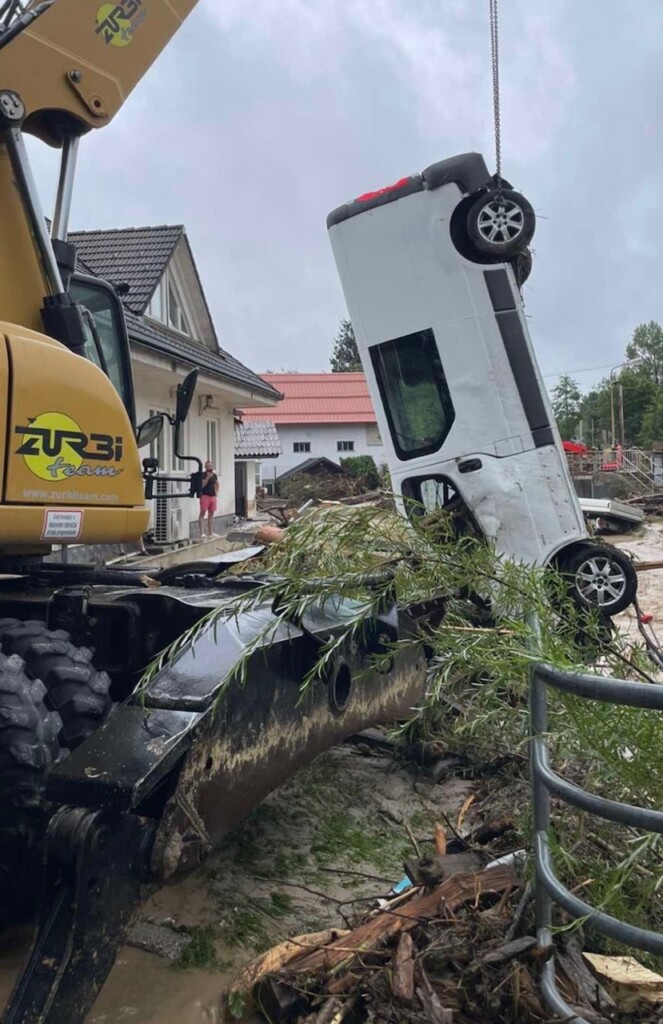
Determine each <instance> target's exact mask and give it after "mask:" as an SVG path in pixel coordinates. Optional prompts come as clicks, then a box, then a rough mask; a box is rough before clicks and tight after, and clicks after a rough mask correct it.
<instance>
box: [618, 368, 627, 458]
mask: <svg viewBox="0 0 663 1024" xmlns="http://www.w3.org/2000/svg"><path fill="white" fill-rule="evenodd" d="M619 427H620V433H621V436H622V448H625V447H626V438H625V437H624V388H623V386H622V385H621V384H620V385H619Z"/></svg>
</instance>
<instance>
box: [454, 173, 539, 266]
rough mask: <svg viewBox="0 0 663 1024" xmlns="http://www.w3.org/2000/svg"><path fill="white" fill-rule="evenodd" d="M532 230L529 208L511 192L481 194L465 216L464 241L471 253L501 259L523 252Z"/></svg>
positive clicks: (531, 217) (532, 221)
mask: <svg viewBox="0 0 663 1024" xmlns="http://www.w3.org/2000/svg"><path fill="white" fill-rule="evenodd" d="M535 227H536V216H535V214H534V210H533V209H532V206H531V205H530V203H529V202H528V201H527V199H525V197H524V196H521V194H520V193H519V192H515V191H514V190H513V189H502V190H501V191H500V192H498V191H490V192H483V193H482V194H481V195H479V196H478V198H477V199H476V201H475V202H474V203H473V204H472V206H471V207H470V209H469V210H468V213H467V221H466V228H467V237H468V239H469V241H470V242H471V244H472V245H473V246H474V249H475V250H476V251H477V252H479V253H481V254H490V255H491V256H499V257H501V258H503V259H510V258H511V257H513V256H517V255H518V254H519V253H521V252H523V251H524V250H525V249H526V248H527V246H528V245H529V243H530V242H531V240H532V237H533V235H534V229H535Z"/></svg>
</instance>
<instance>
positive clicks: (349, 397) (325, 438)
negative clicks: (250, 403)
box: [242, 373, 385, 486]
mask: <svg viewBox="0 0 663 1024" xmlns="http://www.w3.org/2000/svg"><path fill="white" fill-rule="evenodd" d="M261 377H262V379H263V381H264V382H265V384H269V385H270V386H271V387H272V388H275V389H276V391H279V392H280V393H281V394H282V395H283V399H282V400H281V401H280V402H278V403H277V404H276V406H275V407H274V408H272V409H270V410H269V419H270V420H271V421H272V422H273V423H274V424H275V426H276V430H277V433H278V436H279V440H280V442H281V447H282V449H283V451H282V454H281V455H280V456H279V457H278V458H277V459H274V460H273V461H270V464H269V466H267V465H263V467H262V481H261V482H262V484H263V485H265V486H271V483H272V482H273V480H274V479H275V478H278V477H279V476H280V475H281V474H282V473H286V472H287V473H290V472H292V471H293V470H296V469H297V468H298V467H299V466H301V465H302V464H303V463H305V462H307V461H308V462H310V461H311V459H320V458H323V459H329V460H331V461H333V462H335V463H336V464H337V465H338V464H340V462H341V459H343V458H348V457H351V456H353V455H370V456H372V457H373V459H374V460H375V462H376V464H377V465H379V464H380V463H383V462H385V453H384V448H383V446H382V439H381V437H380V433H379V431H378V426H377V420H376V417H375V411H374V409H373V403H372V402H371V397H370V395H369V393H368V387H367V385H366V378H365V376H364V374H363V373H263V374H261ZM242 418H243V420H244V421H245V422H251V421H256V420H264V419H266V418H267V417H266V414H265V410H264V409H257V408H253V409H247V408H245V409H244V410H243V413H242Z"/></svg>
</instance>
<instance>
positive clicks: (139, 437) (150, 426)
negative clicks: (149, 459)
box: [136, 412, 163, 448]
mask: <svg viewBox="0 0 663 1024" xmlns="http://www.w3.org/2000/svg"><path fill="white" fill-rule="evenodd" d="M162 430H163V416H162V414H161V413H160V412H158V413H156V415H154V416H150V418H149V419H147V420H144V422H143V423H141V424H140V426H139V427H138V429H137V430H136V444H137V445H138V447H139V448H144V447H145V445H147V444H152V442H153V441H156V439H157V437H158V436H159V434H160V433H161V431H162Z"/></svg>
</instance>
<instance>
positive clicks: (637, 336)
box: [626, 320, 663, 388]
mask: <svg viewBox="0 0 663 1024" xmlns="http://www.w3.org/2000/svg"><path fill="white" fill-rule="evenodd" d="M626 358H627V359H638V360H639V362H640V368H641V369H642V370H643V371H644V372H645V373H646V375H647V377H648V378H649V380H650V381H651V382H652V383H653V384H654V385H655V386H656V387H657V388H660V387H661V386H663V327H661V325H660V324H657V323H656V321H655V320H650V321H649V323H648V324H639V326H638V327H636V329H635V330H634V331H633V339H632V341H631V342H630V343H629V344H628V345H627V346H626Z"/></svg>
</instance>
